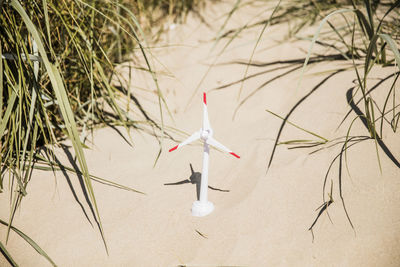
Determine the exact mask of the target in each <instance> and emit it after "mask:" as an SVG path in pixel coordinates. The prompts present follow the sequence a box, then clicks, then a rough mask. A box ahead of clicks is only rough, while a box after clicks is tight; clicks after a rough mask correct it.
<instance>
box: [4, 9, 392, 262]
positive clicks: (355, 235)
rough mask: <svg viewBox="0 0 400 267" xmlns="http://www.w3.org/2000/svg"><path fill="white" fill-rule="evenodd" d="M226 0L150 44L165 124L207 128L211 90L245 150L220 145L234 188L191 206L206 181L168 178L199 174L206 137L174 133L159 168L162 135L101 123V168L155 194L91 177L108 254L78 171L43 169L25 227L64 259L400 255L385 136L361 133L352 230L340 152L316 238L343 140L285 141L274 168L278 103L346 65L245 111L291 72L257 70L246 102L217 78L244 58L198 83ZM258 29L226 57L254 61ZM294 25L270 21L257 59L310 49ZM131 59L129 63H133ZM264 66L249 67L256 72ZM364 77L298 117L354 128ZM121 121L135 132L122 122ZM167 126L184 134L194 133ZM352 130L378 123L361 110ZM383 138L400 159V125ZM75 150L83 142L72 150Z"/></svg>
mask: <svg viewBox="0 0 400 267" xmlns="http://www.w3.org/2000/svg"><path fill="white" fill-rule="evenodd" d="M228 11H229V5H227V4H226V3H220V4H217V5H212V6H210V7H209V8H208V9H207V10H206V11H205V15H204V17H205V18H206V21H208V22H209V23H210V25H212V27H208V26H207V25H205V24H203V23H201V22H200V21H199V19H198V18H197V17H196V16H193V15H190V16H189V17H188V21H187V23H185V24H183V25H177V26H176V27H175V28H174V29H173V30H170V31H168V32H166V33H165V34H164V35H163V36H162V40H161V41H160V42H159V43H157V44H156V46H159V48H154V49H153V51H152V52H153V55H154V57H155V58H156V59H157V60H154V64H155V65H156V69H157V71H158V72H159V76H158V78H159V83H160V88H161V91H162V92H163V94H164V97H165V99H166V101H167V104H168V107H169V109H170V111H171V113H172V115H173V120H172V119H171V117H170V116H169V115H168V112H167V111H166V110H165V109H164V112H163V116H164V123H165V125H166V126H168V127H173V128H174V129H179V130H181V131H184V132H185V133H187V134H191V133H192V132H194V131H197V130H198V129H199V128H200V127H201V117H202V93H203V91H205V92H207V97H208V98H207V100H208V101H207V102H208V112H209V116H210V122H211V125H212V126H213V129H214V137H215V138H216V139H217V140H219V141H220V142H221V143H223V144H224V145H226V146H227V147H229V148H230V149H232V150H233V151H234V152H235V153H237V154H239V155H240V156H241V158H240V159H236V158H234V157H232V156H230V155H227V154H224V153H221V152H219V151H216V150H211V153H210V172H209V184H210V186H212V187H215V188H218V189H222V190H229V192H222V191H218V190H209V191H208V192H209V200H210V201H212V202H213V203H214V205H215V210H214V212H213V213H211V214H210V215H208V216H206V217H202V218H197V217H192V216H191V212H190V209H191V205H192V203H193V201H195V200H196V186H195V185H194V184H191V183H185V184H180V185H164V184H165V183H174V182H179V181H182V180H185V179H188V178H189V177H190V175H191V170H190V166H189V164H192V165H193V168H194V171H196V172H201V168H202V147H201V143H200V142H198V143H195V144H194V145H190V146H186V147H184V148H182V149H180V150H177V151H174V152H172V153H168V149H169V148H171V147H173V146H175V145H176V144H177V142H174V141H172V140H170V139H167V138H165V139H163V142H162V148H163V152H162V153H161V156H160V158H159V159H158V161H157V163H156V165H155V166H153V165H154V162H155V159H156V156H157V154H158V151H159V143H158V141H157V140H156V138H154V136H152V135H151V134H147V133H145V132H143V131H136V130H132V131H131V132H130V133H131V136H132V140H133V146H129V145H128V144H127V142H125V141H124V140H123V138H121V136H120V135H119V134H118V132H117V131H115V130H113V129H111V128H103V129H98V130H96V131H95V132H94V136H93V137H94V139H93V141H94V144H91V143H89V144H88V145H89V147H90V149H87V150H85V153H86V156H87V161H88V165H89V170H90V172H91V173H92V174H94V175H96V176H100V177H103V178H106V179H110V180H112V181H114V182H117V183H121V184H123V185H126V186H130V187H132V188H135V189H137V190H140V191H142V192H144V193H145V194H139V193H134V192H129V191H125V190H121V189H116V188H113V187H110V186H106V185H103V184H100V183H96V182H93V187H94V191H95V196H96V199H97V204H98V207H99V211H100V215H101V219H102V224H103V227H104V232H105V238H106V241H107V245H108V249H109V255H107V253H106V251H105V249H104V245H103V242H102V240H101V236H100V233H99V231H98V228H97V226H96V222H95V221H94V220H93V216H92V213H91V211H90V207H89V206H88V204H87V202H86V200H85V196H84V194H83V193H82V189H81V186H80V184H79V180H78V179H77V177H76V176H75V175H73V174H69V178H68V179H67V178H66V177H65V176H64V175H63V174H62V173H61V172H58V173H57V175H56V178H54V177H53V174H52V173H51V172H41V171H37V172H35V173H34V174H33V176H32V178H31V181H30V183H29V185H28V188H27V191H28V195H27V196H26V197H25V198H24V199H23V202H22V205H21V207H20V209H19V210H18V211H17V213H16V217H15V220H14V226H15V227H18V228H19V229H20V230H22V231H23V232H24V233H26V234H28V235H29V236H30V237H31V238H32V239H33V240H35V241H36V242H37V243H38V244H39V245H40V246H41V247H42V248H43V249H44V250H45V251H46V252H47V253H48V254H49V256H50V257H51V258H52V259H53V260H54V261H55V262H56V263H57V264H58V265H59V266H177V265H187V266H399V264H400V204H399V203H400V194H399V193H398V192H399V191H400V179H399V177H400V170H399V168H398V167H397V166H396V165H395V164H394V163H393V162H392V161H391V160H389V158H388V157H387V156H386V154H385V153H383V151H382V150H381V149H379V155H380V159H381V163H382V173H381V172H380V170H379V165H378V162H377V155H376V152H375V144H374V142H373V141H365V142H361V143H359V144H357V145H355V146H353V147H351V148H350V149H349V150H348V153H347V158H348V163H349V164H348V167H349V172H350V174H351V176H349V175H348V173H347V171H346V169H345V168H344V169H343V173H342V175H343V177H342V189H343V197H344V200H345V203H346V208H347V211H348V213H349V216H350V218H351V221H352V223H353V225H354V230H353V229H352V227H351V225H350V223H349V221H348V219H347V217H346V214H345V212H344V209H343V205H342V202H341V199H340V196H339V188H338V162H336V163H335V164H334V165H333V167H332V170H331V173H330V175H329V177H328V180H327V184H328V185H327V191H328V192H329V191H330V186H331V181H332V184H333V200H334V202H333V204H332V205H330V206H329V209H328V210H329V216H330V218H331V220H332V222H331V221H330V220H329V218H328V216H327V214H326V213H323V214H322V215H321V217H320V219H319V220H318V222H317V223H316V225H315V228H314V231H313V232H314V240H313V236H312V233H311V232H310V231H309V230H308V229H309V227H310V226H311V224H312V223H313V221H314V219H315V218H316V216H317V214H318V211H316V209H317V208H318V207H319V206H320V205H321V204H322V203H323V198H322V197H323V192H322V187H323V182H324V177H325V174H326V172H327V169H328V167H329V165H330V163H331V161H332V160H333V158H334V157H335V156H336V155H337V154H338V153H339V152H340V147H341V146H340V145H339V146H335V147H332V148H328V149H325V150H323V151H320V152H318V153H314V154H311V155H309V152H311V151H312V149H295V150H288V149H287V147H285V146H278V148H277V150H276V154H275V157H274V160H273V162H272V165H271V167H270V168H269V169H268V172H267V166H268V160H269V158H270V155H271V151H272V148H273V144H274V141H275V138H276V135H277V133H278V130H279V127H280V124H281V120H280V119H279V118H277V117H275V116H272V115H271V114H269V113H268V112H266V109H269V110H271V111H273V112H275V113H277V114H279V115H281V116H284V115H286V114H287V113H288V112H289V110H290V109H291V108H292V107H293V106H294V104H295V103H296V102H297V101H299V99H300V98H301V97H303V96H304V95H305V94H307V93H308V92H309V91H310V90H311V89H312V88H313V87H314V86H315V85H317V84H318V83H319V82H320V81H321V79H322V78H321V77H324V76H322V75H321V74H319V75H315V74H316V73H318V72H322V71H325V70H334V69H337V68H340V67H341V66H340V65H338V64H337V63H324V64H320V65H318V67H310V68H308V69H307V72H306V76H305V77H304V79H303V80H302V82H301V86H300V88H299V89H297V90H296V86H297V83H298V81H299V77H300V71H297V72H293V73H290V74H288V75H287V76H284V77H282V78H280V79H277V80H275V81H272V82H270V83H269V84H267V85H266V86H264V87H262V88H261V89H260V90H258V91H257V92H256V93H255V94H254V95H253V96H252V97H250V98H248V100H247V101H246V102H244V104H243V105H242V106H241V107H240V108H239V109H238V110H237V113H236V116H235V117H234V119H233V115H234V111H235V109H236V108H237V106H238V104H239V103H240V100H242V99H244V98H245V97H246V96H248V95H249V94H251V92H253V91H254V90H256V88H258V87H259V86H260V85H262V84H263V83H264V82H266V81H268V80H269V79H271V78H273V77H275V76H276V75H277V74H279V73H282V72H283V71H275V72H270V73H265V74H263V75H259V76H257V77H255V78H252V79H249V80H247V81H246V82H245V83H244V86H243V90H242V92H241V94H240V97H239V99H240V100H238V96H239V90H240V83H238V84H235V85H233V86H230V87H227V88H224V89H221V90H213V89H214V88H217V87H219V86H221V85H224V84H228V83H231V82H234V81H238V80H240V79H241V78H242V77H243V75H244V72H245V68H246V67H245V65H240V64H232V63H231V64H219V65H216V66H214V67H212V68H211V69H210V70H209V73H208V75H207V76H206V78H205V79H204V82H203V83H202V85H201V86H200V87H199V89H198V90H197V91H195V89H196V87H197V85H198V84H199V82H200V80H201V79H202V77H203V75H204V74H205V73H206V72H207V70H208V68H209V65H210V64H212V63H213V62H214V60H215V56H216V55H217V54H218V52H219V51H221V49H222V47H223V45H224V44H225V43H226V40H221V43H220V44H218V45H217V47H216V48H215V49H214V50H212V51H211V48H212V46H213V44H214V43H213V40H212V39H213V37H215V36H216V35H217V33H218V29H219V27H220V25H222V23H223V19H222V18H221V15H222V14H226V12H228ZM259 11H260V10H259V8H257V7H247V8H244V9H242V10H241V11H240V12H238V13H237V14H235V15H234V16H233V17H232V19H231V21H230V22H229V24H228V26H227V28H235V27H240V26H241V25H243V24H244V23H246V22H247V21H248V20H249V19H250V18H251V17H252V16H254V14H256V13H257V12H259ZM260 30H261V28H260V27H258V28H253V29H252V30H248V31H245V32H243V33H242V34H240V35H239V36H238V37H237V38H236V39H235V40H234V42H232V44H231V45H230V46H229V47H228V49H227V50H226V51H225V52H224V54H223V55H221V56H220V57H219V58H218V60H217V61H216V63H229V62H232V61H237V60H248V59H249V57H250V55H251V51H252V49H253V47H254V45H255V41H256V39H257V36H258V34H259V32H260ZM286 32H287V29H286V26H285V25H277V26H272V27H270V28H268V29H267V31H266V32H265V34H264V35H263V38H262V40H261V42H260V44H259V47H258V48H257V51H256V53H255V56H254V60H255V61H259V62H271V61H274V60H285V59H293V58H304V56H305V52H304V49H307V48H308V45H309V42H306V41H302V42H300V41H298V42H289V41H287V42H284V43H281V44H279V43H278V40H280V39H282V38H283V37H284V36H285V34H286ZM164 45H168V47H165V46H164ZM317 49H318V48H317ZM210 51H211V52H210ZM120 69H121V71H123V72H126V73H128V71H127V68H125V67H123V66H121V67H120ZM266 69H267V68H265V67H250V69H249V74H254V73H257V72H260V71H263V70H266ZM391 71H393V69H380V68H377V69H376V70H375V71H374V74H373V76H374V77H384V76H385V75H389V74H390V73H391ZM127 75H128V74H127ZM354 78H355V75H354V72H353V71H352V70H349V71H345V72H342V73H340V74H337V75H336V76H334V77H332V78H331V79H329V80H327V82H326V83H324V84H323V85H322V86H321V88H319V89H318V90H317V91H316V92H315V93H314V94H313V95H312V96H310V97H309V98H308V99H307V100H306V101H304V102H303V103H302V104H301V105H300V106H299V107H298V109H297V110H296V111H295V112H294V113H293V115H292V116H291V117H290V121H291V122H293V123H296V124H298V125H299V126H301V127H303V128H305V129H308V130H310V131H313V132H315V133H318V134H319V135H321V136H323V137H326V138H328V139H334V138H336V137H341V136H345V135H346V132H347V127H348V126H349V125H350V123H351V120H352V119H353V118H354V117H355V114H354V112H352V113H351V115H350V117H349V118H348V119H347V120H346V122H345V123H344V125H343V126H342V127H341V128H339V129H338V130H337V129H336V128H337V126H338V125H339V123H340V122H341V120H342V119H343V117H344V115H345V114H346V113H347V111H348V110H349V107H348V104H347V102H346V91H347V90H348V88H350V87H351V86H352V85H353V83H352V80H353V79H354ZM132 79H133V82H134V85H135V87H132V88H130V89H131V90H132V92H133V93H134V95H135V96H136V97H137V98H138V100H139V101H141V103H142V105H143V107H144V109H145V110H147V111H148V113H149V115H150V116H151V117H152V118H153V119H155V120H157V121H158V122H159V121H160V113H159V106H158V103H157V98H156V96H155V93H154V91H155V86H154V83H153V81H152V80H151V77H150V76H149V75H148V74H144V73H143V72H140V71H135V72H133V76H132ZM140 88H146V90H143V89H140ZM147 89H148V90H147ZM192 94H194V97H193V98H191V96H192ZM132 106H133V105H132ZM138 113H139V112H137V111H136V114H138ZM138 116H139V115H138ZM118 129H119V130H120V132H121V133H122V134H123V135H124V136H127V135H126V130H125V129H124V128H118ZM168 129H169V132H170V133H171V135H172V136H174V137H175V138H177V139H179V140H180V141H182V140H183V139H185V137H187V135H185V134H177V133H175V132H174V131H173V130H172V129H171V128H168ZM351 133H352V134H353V135H367V134H368V132H367V130H366V129H365V127H364V126H363V125H362V123H361V122H359V121H358V122H356V123H355V124H354V126H353V129H352V132H351ZM291 139H313V140H315V139H316V137H314V136H311V135H309V134H306V133H304V132H302V131H300V130H299V129H297V128H295V127H293V126H290V125H286V126H285V128H284V131H283V133H282V136H281V140H282V141H286V140H291ZM384 140H385V143H386V144H387V145H388V147H389V148H390V149H391V151H392V153H393V154H394V155H395V156H396V157H397V158H400V153H399V151H400V142H399V139H398V136H396V135H395V134H393V133H392V132H391V131H389V129H388V130H387V131H386V132H385V135H384ZM69 151H70V152H71V153H73V151H72V149H69ZM57 155H58V156H59V158H60V160H61V161H62V162H63V163H65V164H67V165H70V163H69V159H68V157H67V156H66V155H65V153H63V151H62V149H57ZM7 187H8V185H7V184H6V185H5V188H7ZM325 196H326V197H327V195H326V194H325ZM8 198H9V193H7V192H6V193H2V194H0V218H2V219H5V220H6V219H7V218H8V215H9V200H8ZM84 210H85V212H86V213H87V215H88V217H89V218H90V221H91V223H90V222H89V221H88V219H87V218H86V216H85V213H84ZM5 233H6V231H5V227H2V228H0V236H1V241H2V242H3V241H4V240H5ZM7 249H8V250H9V251H10V252H11V253H12V254H13V256H14V257H15V260H16V261H17V262H18V263H20V264H21V266H48V265H49V263H48V262H47V261H46V259H44V258H43V257H41V256H40V255H39V254H38V253H37V252H36V251H35V250H34V249H32V248H31V247H30V246H29V245H28V244H27V243H26V242H25V241H23V240H22V239H21V238H20V237H19V236H18V235H17V234H15V233H14V232H11V235H10V239H9V241H8V244H7ZM0 266H7V262H5V259H4V258H3V257H0Z"/></svg>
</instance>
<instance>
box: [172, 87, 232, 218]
mask: <svg viewBox="0 0 400 267" xmlns="http://www.w3.org/2000/svg"><path fill="white" fill-rule="evenodd" d="M213 133H214V132H213V130H212V128H211V126H210V122H209V120H208V112H207V99H206V93H203V127H202V128H201V129H200V131H198V132H195V133H194V134H192V135H191V136H190V137H189V138H188V139H186V140H185V141H183V142H182V143H180V144H179V145H177V146H175V147H173V148H171V149H170V150H169V152H172V151H174V150H175V149H177V148H181V147H183V146H185V145H187V144H189V143H192V142H193V141H196V140H197V139H202V140H203V142H204V153H203V170H202V172H201V183H200V199H199V200H197V201H195V202H194V203H193V205H192V215H193V216H198V217H202V216H206V215H208V214H210V213H211V212H212V211H213V210H214V204H213V203H211V202H210V201H208V199H207V189H208V159H209V153H210V148H209V145H211V146H213V147H216V148H219V149H221V150H223V151H225V152H228V153H229V154H231V155H232V156H234V157H237V158H240V157H239V156H238V155H236V154H235V153H233V152H232V150H230V149H229V148H227V147H225V146H224V145H222V144H221V143H219V142H218V141H217V140H215V139H214V138H213Z"/></svg>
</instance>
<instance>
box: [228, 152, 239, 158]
mask: <svg viewBox="0 0 400 267" xmlns="http://www.w3.org/2000/svg"><path fill="white" fill-rule="evenodd" d="M229 154H231V155H232V156H234V157H237V158H238V159H240V156H238V155H236V154H235V153H233V152H231V153H229Z"/></svg>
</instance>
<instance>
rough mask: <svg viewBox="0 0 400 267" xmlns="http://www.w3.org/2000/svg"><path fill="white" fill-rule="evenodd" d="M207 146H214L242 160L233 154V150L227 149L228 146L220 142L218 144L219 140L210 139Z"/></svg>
mask: <svg viewBox="0 0 400 267" xmlns="http://www.w3.org/2000/svg"><path fill="white" fill-rule="evenodd" d="M207 144H209V145H212V146H213V147H216V148H219V149H221V150H223V151H225V152H228V153H229V154H231V155H232V156H234V157H237V158H238V159H240V156H238V155H237V154H235V153H233V152H232V150H230V149H229V148H227V147H226V146H224V145H223V144H221V143H220V142H218V141H217V140H215V139H214V138H212V137H209V138H208V139H207Z"/></svg>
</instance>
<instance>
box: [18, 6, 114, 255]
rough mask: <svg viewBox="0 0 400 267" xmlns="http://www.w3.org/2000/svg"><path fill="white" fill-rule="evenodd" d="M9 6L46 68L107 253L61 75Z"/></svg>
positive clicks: (27, 20) (32, 29) (36, 36)
mask: <svg viewBox="0 0 400 267" xmlns="http://www.w3.org/2000/svg"><path fill="white" fill-rule="evenodd" d="M10 5H11V6H12V7H13V8H14V9H15V10H16V11H17V12H18V13H19V15H20V16H21V18H22V20H23V21H24V23H25V25H26V27H27V29H28V31H29V32H30V34H31V35H32V37H33V39H34V40H35V41H36V43H37V47H38V51H39V54H40V56H41V57H42V60H43V64H44V66H45V68H46V71H47V73H48V76H49V79H50V81H51V84H52V86H53V89H54V92H55V94H56V99H57V101H58V104H59V108H60V112H61V114H62V117H63V119H64V122H65V127H66V130H67V132H68V136H69V138H71V141H72V145H73V147H74V150H75V153H76V157H77V159H78V162H79V166H80V168H81V169H82V174H83V177H84V181H85V185H86V189H87V190H88V195H89V197H90V200H91V201H92V204H93V206H94V208H95V214H96V217H97V219H98V222H99V230H100V233H101V235H102V238H103V241H104V246H105V248H106V251H108V249H107V245H106V243H105V239H104V231H103V227H102V224H101V219H100V214H99V211H98V207H97V203H96V199H95V196H94V191H93V187H92V184H91V181H90V178H89V171H88V167H87V164H86V160H85V156H84V153H83V148H82V144H81V141H80V138H79V134H78V130H77V126H76V123H75V119H74V113H73V112H72V109H71V106H70V103H69V99H68V96H67V93H66V90H65V88H64V84H63V81H62V78H61V75H60V73H59V71H58V69H57V67H56V66H55V65H53V64H52V63H50V61H49V59H48V57H47V53H46V50H45V48H44V45H43V42H42V39H41V36H40V34H39V32H38V31H37V29H36V27H35V25H34V24H33V22H32V21H31V19H30V18H29V16H28V15H27V13H26V12H25V10H24V8H23V7H22V6H21V4H20V3H19V1H18V0H11V2H10Z"/></svg>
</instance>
